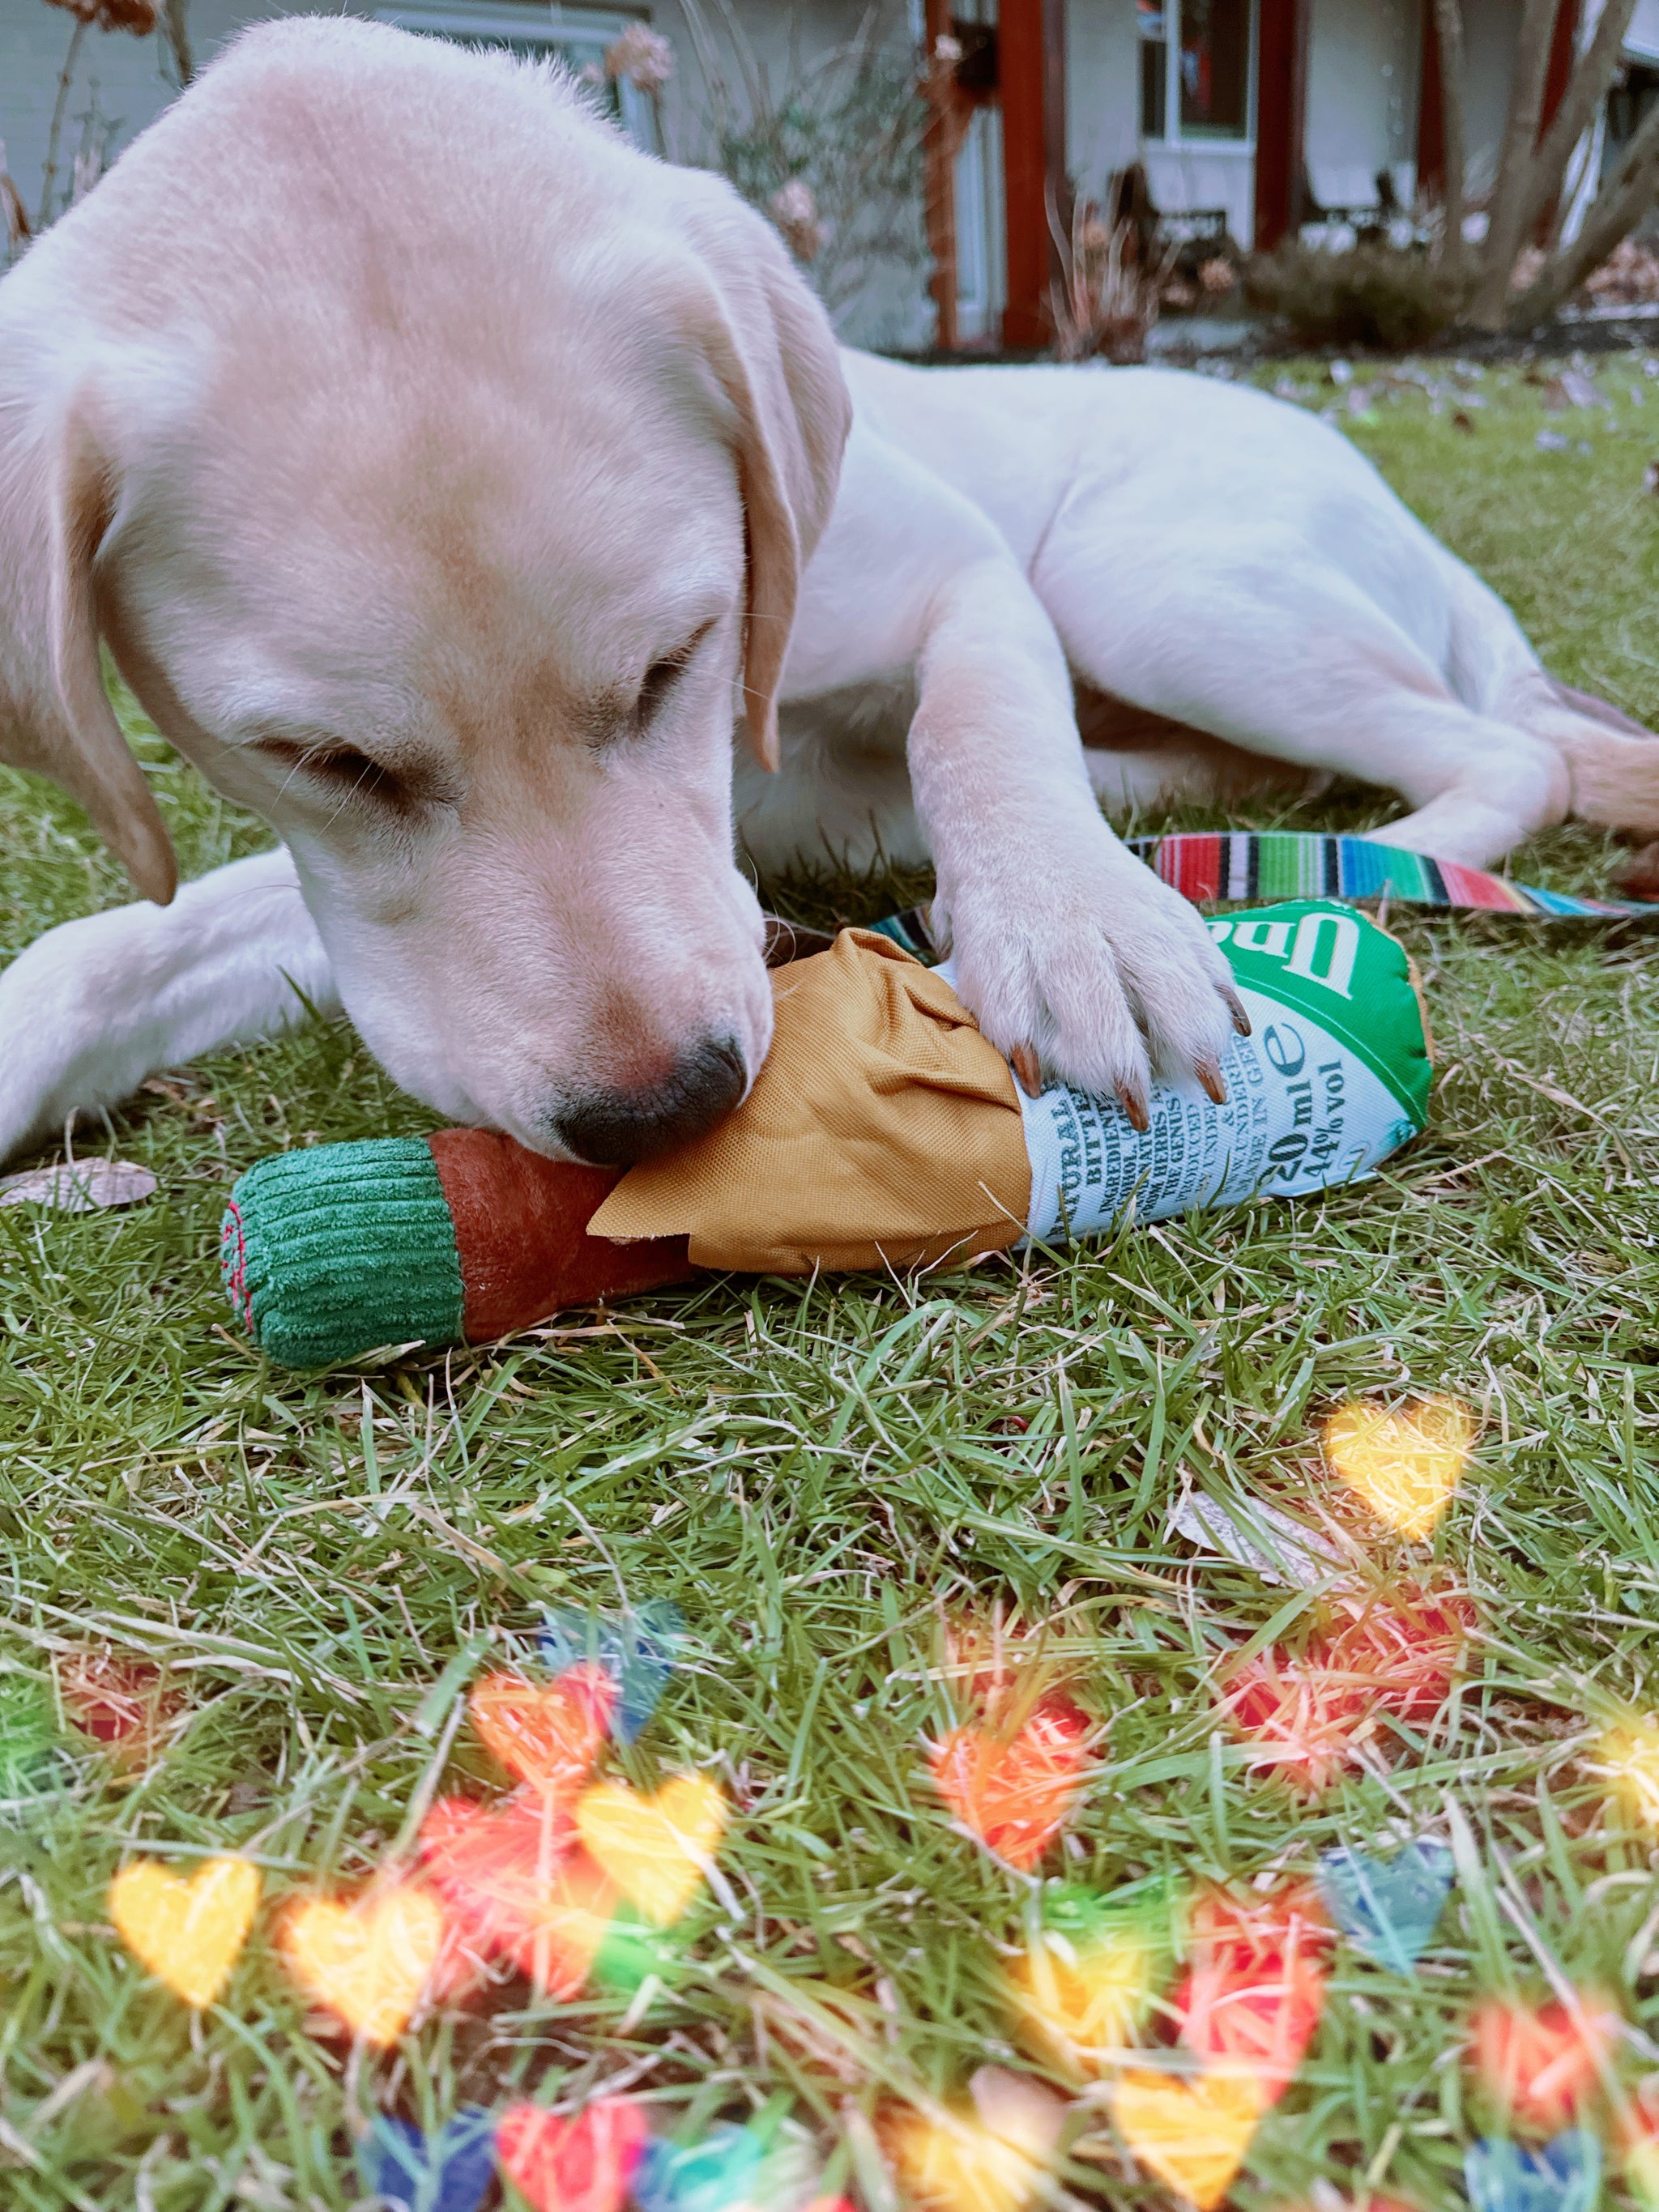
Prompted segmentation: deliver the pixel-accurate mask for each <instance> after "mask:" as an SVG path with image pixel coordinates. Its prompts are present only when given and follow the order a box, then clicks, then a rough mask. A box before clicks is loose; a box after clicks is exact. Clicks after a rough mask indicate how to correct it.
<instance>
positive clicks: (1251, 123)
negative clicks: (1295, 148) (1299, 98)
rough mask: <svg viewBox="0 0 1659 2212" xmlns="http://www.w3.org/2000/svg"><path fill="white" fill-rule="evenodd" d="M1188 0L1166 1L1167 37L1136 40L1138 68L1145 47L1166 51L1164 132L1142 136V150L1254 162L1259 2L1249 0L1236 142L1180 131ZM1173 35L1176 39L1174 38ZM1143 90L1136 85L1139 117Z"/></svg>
mask: <svg viewBox="0 0 1659 2212" xmlns="http://www.w3.org/2000/svg"><path fill="white" fill-rule="evenodd" d="M1185 4H1186V0H1164V37H1163V39H1162V40H1161V41H1160V40H1153V39H1146V38H1137V40H1136V47H1137V52H1136V56H1135V59H1136V65H1137V68H1138V67H1139V59H1140V57H1139V47H1141V46H1156V45H1158V44H1161V45H1162V46H1163V48H1164V128H1163V131H1161V132H1160V133H1159V134H1158V136H1157V137H1149V136H1148V135H1147V134H1146V132H1144V131H1143V132H1142V133H1141V134H1140V143H1141V144H1142V145H1143V146H1150V147H1154V148H1164V147H1170V148H1173V147H1177V146H1178V147H1181V148H1182V149H1184V150H1185V151H1187V152H1188V153H1200V152H1201V153H1207V154H1220V155H1232V154H1237V155H1240V156H1246V155H1248V156H1249V159H1250V160H1252V161H1254V160H1255V92H1256V84H1255V77H1256V52H1257V40H1258V38H1259V36H1260V33H1261V23H1260V20H1259V17H1260V0H1250V28H1249V39H1250V44H1249V52H1248V54H1247V56H1246V58H1245V64H1244V100H1245V107H1244V131H1243V136H1242V137H1237V138H1224V137H1220V136H1219V135H1218V134H1217V133H1214V132H1211V131H1194V132H1192V133H1191V134H1190V136H1189V135H1188V134H1186V133H1184V132H1183V131H1182V128H1181V11H1182V8H1183V6H1184V5H1185ZM1172 34H1173V35H1172ZM1139 99H1140V86H1139V82H1138V81H1137V82H1136V85H1135V100H1136V103H1137V106H1136V112H1137V114H1139Z"/></svg>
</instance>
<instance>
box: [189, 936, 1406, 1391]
mask: <svg viewBox="0 0 1659 2212" xmlns="http://www.w3.org/2000/svg"><path fill="white" fill-rule="evenodd" d="M1209 927H1210V930H1211V933H1212V935H1213V936H1214V937H1215V938H1216V939H1217V940H1218V943H1219V944H1220V946H1221V949H1222V951H1223V952H1224V953H1225V956H1226V957H1227V960H1228V962H1229V963H1230V965H1231V968H1232V971H1233V976H1234V981H1235V984H1236V986H1237V990H1238V993H1239V995H1240V997H1241V998H1242V999H1243V1002H1244V1006H1245V1008H1246V1010H1247V1012H1249V1017H1250V1020H1251V1024H1252V1029H1251V1034H1250V1035H1249V1036H1240V1037H1238V1038H1237V1039H1236V1041H1235V1042H1234V1043H1233V1045H1232V1047H1231V1051H1230V1053H1229V1055H1228V1057H1227V1059H1226V1060H1225V1062H1224V1063H1223V1067H1222V1073H1223V1075H1224V1077H1225V1083H1226V1087H1227V1099H1226V1102H1225V1104H1219V1105H1218V1104H1216V1103H1213V1102H1212V1100H1211V1099H1209V1098H1208V1097H1205V1096H1204V1095H1203V1094H1202V1093H1200V1092H1198V1091H1189V1090H1188V1089H1186V1088H1182V1087H1180V1086H1176V1085H1169V1084H1160V1085H1158V1086H1157V1087H1156V1088H1155V1090H1154V1092H1153V1096H1152V1113H1151V1126H1150V1127H1148V1128H1146V1130H1144V1131H1143V1130H1138V1129H1136V1128H1135V1127H1133V1125H1132V1124H1131V1122H1130V1121H1129V1120H1128V1118H1127V1115H1125V1113H1124V1112H1123V1110H1122V1109H1121V1107H1120V1106H1119V1105H1118V1103H1116V1101H1115V1100H1103V1099H1100V1098H1093V1097H1086V1096H1085V1095H1084V1094H1083V1093H1081V1092H1079V1091H1071V1090H1068V1089H1066V1087H1065V1086H1064V1085H1052V1086H1051V1087H1050V1088H1048V1090H1046V1091H1043V1092H1042V1095H1041V1096H1040V1097H1028V1096H1027V1095H1026V1094H1025V1093H1024V1091H1022V1090H1021V1089H1020V1088H1019V1086H1018V1085H1017V1084H1016V1082H1015V1080H1014V1078H1013V1074H1012V1071H1011V1069H1010V1067H1009V1066H1008V1063H1007V1062H1006V1060H1004V1059H1003V1058H1002V1056H1001V1054H1000V1053H999V1052H998V1051H997V1050H996V1048H994V1046H993V1045H991V1044H990V1043H989V1042H987V1040H986V1039H985V1038H984V1037H983V1036H981V1034H980V1032H979V1030H978V1028H977V1026H976V1025H975V1022H974V1020H973V1018H972V1016H971V1015H970V1014H969V1012H967V1010H966V1008H965V1007H963V1005H962V1003H961V1001H960V1000H958V999H957V996H956V994H955V992H954V990H953V989H952V988H951V971H950V965H949V963H948V962H947V963H945V964H944V966H942V967H939V968H930V967H929V966H927V964H926V963H927V959H928V957H930V956H931V953H932V946H931V944H930V943H929V941H928V938H927V921H926V915H925V914H923V913H920V912H917V913H913V914H911V915H905V916H902V917H900V918H899V919H898V920H896V921H893V922H890V923H886V924H884V925H883V926H882V927H881V929H880V930H878V931H860V930H844V931H843V932H842V934H841V935H840V937H838V938H837V939H835V940H834V942H833V944H832V945H829V949H828V950H826V951H821V952H816V953H813V954H811V956H810V957H805V958H802V959H796V960H793V961H792V962H790V963H788V964H787V965H785V966H782V967H780V968H777V969H775V970H774V974H773V989H774V995H775V1001H776V1012H777V1023H776V1030H775V1039H774V1042H773V1046H772V1049H771V1052H770V1054H769V1056H768V1058H767V1060H766V1063H765V1066H763V1069H762V1071H761V1073H760V1075H759V1077H758V1078H757V1080H756V1083H755V1085H754V1088H753V1089H752V1091H750V1095H749V1097H748V1098H747V1099H746V1100H745V1101H744V1103H743V1104H742V1105H741V1106H740V1107H739V1108H738V1110H737V1112H736V1113H735V1114H733V1115H732V1116H731V1117H730V1118H729V1120H727V1121H726V1122H724V1123H722V1124H721V1126H720V1127H719V1128H717V1129H715V1130H714V1131H713V1132H712V1133H710V1134H709V1135H708V1136H706V1137H703V1138H701V1139H698V1140H696V1142H695V1143H693V1144H691V1145H689V1146H686V1147H685V1148H684V1150H683V1151H681V1152H675V1153H672V1154H671V1155H669V1156H667V1157H665V1158H660V1159H656V1160H652V1161H648V1162H647V1163H646V1164H643V1165H641V1166H640V1167H635V1168H632V1169H629V1170H627V1171H626V1172H625V1173H624V1172H620V1171H617V1170H611V1169H603V1168H591V1167H575V1166H570V1165H566V1164H559V1163H556V1162H553V1161H549V1160H544V1159H542V1158H538V1156H537V1155H536V1154H534V1153H532V1152H526V1150H525V1149H524V1148H523V1147H522V1146H519V1145H517V1144H514V1143H513V1141H512V1139H509V1138H507V1137H501V1136H497V1135H495V1134H492V1133H489V1132H488V1131H484V1130H478V1129H444V1130H440V1131H439V1132H438V1133H436V1134H435V1135H434V1136H431V1137H428V1138H425V1139H404V1138H387V1139H381V1140H379V1141H375V1142H371V1143H367V1144H349V1145H319V1146H313V1147H310V1148H307V1149H304V1150H301V1151H297V1152H283V1153H280V1154H278V1155H277V1156H276V1158H271V1159H268V1160H264V1161H261V1162H260V1164H258V1166H257V1167H255V1168H252V1169H251V1170H249V1171H248V1173H247V1174H246V1175H245V1176H242V1177H241V1179H240V1182H238V1183H237V1185H236V1187H235V1188H234V1191H233V1193H232V1194H231V1199H230V1203H229V1205H228V1208H227V1210H226V1214H225V1222H224V1231H223V1243H222V1264H223V1268H224V1275H225V1281H226V1285H227V1287H228V1290H229V1292H230V1297H231V1301H232V1304H234V1307H235V1309H236V1311H237V1313H238V1314H239V1316H240V1317H241V1319H242V1320H243V1321H244V1322H245V1323H246V1326H247V1328H248V1329H249V1331H250V1333H251V1334H252V1336H253V1338H254V1339H255V1340H256V1342H258V1344H259V1345H260V1346H262V1348H263V1349H264V1351H265V1352H268V1353H269V1354H270V1357H271V1358H273V1359H276V1360H278V1361H280V1362H282V1363H283V1364H284V1365H287V1366H305V1367H322V1366H326V1365H328V1364H331V1363H332V1362H335V1361H338V1360H343V1359H349V1358H356V1357H358V1356H360V1355H361V1354H362V1353H364V1352H369V1351H374V1350H379V1349H381V1348H383V1347H386V1346H404V1345H411V1344H425V1345H441V1344H450V1343H458V1342H468V1343H482V1342H486V1341H489V1340H490V1339H492V1338H495V1337H500V1336H505V1335H509V1334H512V1333H513V1331H514V1330H516V1329H520V1328H527V1327H528V1326H530V1325H531V1324H532V1322H538V1321H541V1320H544V1319H545V1318H546V1317H547V1316H550V1315H551V1314H554V1313H556V1312H558V1311H560V1310H562V1309H565V1308H568V1307H572V1306H589V1305H592V1304H597V1303H599V1301H601V1300H605V1299H610V1298H615V1297H624V1296H627V1295H630V1294H633V1293H635V1292H639V1291H648V1290H652V1289H655V1288H658V1287H660V1286H661V1285H665V1284H667V1283H672V1282H677V1281H680V1280H684V1279H687V1278H689V1277H690V1276H692V1275H693V1274H695V1273H696V1272H697V1271H698V1270H699V1269H700V1268H735V1269H749V1270H751V1271H754V1272H757V1273H811V1271H812V1270H814V1269H815V1268H819V1267H823V1268H836V1267H843V1268H845V1267H878V1266H892V1267H906V1266H915V1265H917V1264H920V1263H932V1262H936V1261H945V1260H948V1259H951V1258H963V1259H965V1258H970V1257H973V1256H975V1255H979V1254H982V1253H985V1252H989V1251H994V1250H999V1249H1005V1248H1006V1247H1008V1246H1010V1245H1013V1244H1017V1243H1021V1242H1023V1241H1024V1240H1026V1239H1028V1238H1029V1239H1035V1240H1036V1241H1038V1242H1042V1243H1052V1242H1054V1241H1056V1240H1059V1239H1063V1238H1066V1237H1091V1236H1097V1235H1102V1234H1104V1233H1106V1232H1108V1231H1111V1230H1112V1229H1113V1228H1115V1226H1116V1225H1118V1224H1119V1223H1120V1222H1121V1220H1123V1219H1124V1218H1126V1217H1128V1216H1130V1215H1131V1213H1132V1214H1133V1218H1135V1219H1139V1220H1158V1219H1161V1218H1167V1217H1168V1216H1170V1215H1171V1214H1176V1213H1183V1212H1188V1211H1190V1210H1192V1209H1194V1208H1196V1207H1200V1206H1231V1205H1237V1204H1240V1203H1243V1201H1244V1200H1249V1199H1252V1198H1255V1197H1258V1196H1261V1195H1263V1194H1279V1195H1282V1196H1285V1197H1295V1196H1297V1195H1302V1194H1306V1193H1308V1192H1310V1191H1315V1190H1320V1189H1324V1188H1329V1187H1330V1186H1332V1185H1334V1184H1340V1183H1345V1182H1352V1181H1354V1180H1356V1179H1358V1178H1360V1177H1362V1176H1366V1175H1368V1174H1370V1171H1371V1170H1373V1169H1374V1168H1375V1167H1376V1164H1378V1162H1380V1161H1382V1160H1383V1159H1385V1158H1388V1156H1389V1153H1391V1152H1395V1150H1397V1149H1398V1147H1399V1146H1401V1145H1403V1144H1405V1143H1406V1142H1407V1140H1408V1139H1410V1138H1411V1137H1412V1136H1413V1135H1414V1134H1415V1133H1416V1132H1417V1131H1418V1130H1419V1129H1420V1128H1421V1127H1422V1126H1423V1122H1424V1120H1425V1115H1426V1111H1427V1104H1428V1094H1429V1083H1430V1064H1429V1043H1428V1036H1427V1031H1426V1027H1425V1021H1424V1018H1423V1012H1422V1008H1421V1006H1420V1004H1419V998H1418V994H1417V990H1416V987H1415V983H1414V981H1413V975H1412V973H1411V969H1410V964H1409V963H1408V961H1407V957H1406V954H1405V951H1404V950H1403V949H1402V947H1401V945H1399V944H1398V943H1397V942H1396V940H1395V939H1394V938H1392V937H1391V936H1389V933H1387V932H1386V931H1385V930H1383V929H1381V928H1379V927H1377V925H1376V923H1375V922H1373V921H1370V919H1369V918H1368V917H1367V916H1366V915H1364V914H1363V913H1361V912H1360V911H1358V909H1357V908H1353V907H1351V906H1346V905H1344V904H1341V903H1340V902H1337V901H1334V900H1328V899H1315V900H1298V901H1295V902H1290V903H1288V904H1285V905H1282V906H1273V907H1265V908H1256V909H1255V910H1254V911H1252V912H1249V913H1247V914H1238V915H1231V916H1225V917H1218V918H1217V919H1216V920H1214V921H1211V923H1210V924H1209Z"/></svg>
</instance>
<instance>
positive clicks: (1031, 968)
mask: <svg viewBox="0 0 1659 2212" xmlns="http://www.w3.org/2000/svg"><path fill="white" fill-rule="evenodd" d="M917 675H918V679H919V704H918V707H917V710H916V714H915V720H914V721H913V723H912V725H911V728H910V733H909V740H908V754H909V764H910V775H911V783H912V787H913V789H914V792H915V800H916V806H917V811H918V813H919V814H920V816H921V820H922V823H923V825H924V827H925V829H926V830H927V838H928V842H929V845H930V847H931V849H932V851H933V860H934V863H935V866H936V867H937V870H938V876H939V896H938V901H937V904H936V909H935V911H936V914H937V915H938V916H939V918H940V920H941V921H942V922H943V924H944V926H945V929H946V930H947V931H948V933H949V935H950V937H951V944H952V949H953V951H954V955H955V961H956V972H957V986H958V988H959V990H960V992H961V994H962V997H963V1000H964V1001H965V1003H966V1004H967V1005H968V1006H969V1007H970V1008H971V1009H972V1011H973V1012H975V1014H976V1015H977V1017H978V1018H979V1022H980V1025H981V1028H982V1029H983V1030H984V1031H985V1033H986V1035H987V1036H988V1037H990V1038H991V1040H992V1042H994V1044H996V1045H997V1046H999V1047H1000V1048H1001V1049H1002V1050H1003V1051H1004V1052H1006V1053H1007V1054H1009V1056H1010V1058H1011V1059H1013V1060H1015V1063H1016V1065H1017V1066H1021V1067H1022V1068H1023V1069H1024V1070H1026V1071H1027V1072H1030V1068H1031V1064H1032V1061H1033V1060H1036V1061H1039V1062H1040V1063H1041V1065H1042V1066H1043V1067H1044V1068H1045V1069H1046V1070H1047V1071H1048V1072H1049V1073H1052V1074H1054V1075H1055V1076H1058V1077H1059V1078H1060V1079H1062V1080H1064V1081H1066V1082H1068V1083H1073V1084H1075V1085H1078V1086H1079V1087H1080V1088H1082V1089H1085V1090H1088V1091H1094V1092H1097V1093H1099V1094H1103V1095H1106V1096H1109V1095H1111V1094H1112V1093H1113V1092H1115V1093H1116V1094H1117V1095H1118V1097H1120V1098H1121V1100H1122V1102H1123V1104H1124V1107H1125V1109H1126V1110H1127V1112H1128V1113H1129V1114H1130V1115H1131V1116H1132V1117H1133V1118H1134V1119H1135V1120H1136V1121H1144V1120H1145V1117H1146V1102H1147V1094H1148V1089H1149V1085H1150V1079H1151V1066H1149V1061H1150V1063H1151V1065H1155V1066H1158V1068H1159V1069H1161V1070H1162V1071H1163V1072H1164V1073H1167V1074H1169V1075H1171V1076H1175V1077H1189V1076H1192V1075H1194V1074H1195V1075H1196V1076H1197V1078H1198V1079H1199V1080H1200V1082H1201V1083H1202V1084H1204V1085H1205V1086H1206V1088H1207V1089H1209V1090H1210V1091H1211V1092H1212V1095H1214V1093H1215V1092H1216V1091H1218V1090H1219V1088H1220V1082H1221V1078H1220V1073H1219V1062H1220V1060H1221V1057H1222V1054H1223V1053H1224V1052H1225V1049H1226V1047H1227V1043H1228V1040H1229V1036H1230V1034H1231V1029H1232V1027H1233V1026H1234V1024H1235V1020H1236V1019H1242V1010H1241V1011H1240V1012H1239V1013H1238V1014H1237V1016H1236V1015H1235V1014H1234V1012H1232V1009H1234V1008H1237V1000H1236V999H1234V998H1233V997H1232V994H1231V981H1230V977H1229V972H1228V969H1227V967H1226V963H1225V961H1224V960H1223V959H1222V957H1221V955H1220V953H1219V952H1218V951H1217V950H1216V948H1215V946H1214V945H1212V942H1211V940H1210V938H1209V935H1208V933H1207V932H1206V929H1205V927H1204V925H1203V923H1202V921H1200V918H1199V916H1198V915H1197V913H1196V911H1195V910H1194V908H1192V907H1191V906H1189V905H1188V902H1187V901H1186V900H1185V899H1183V898H1182V897H1181V896H1179V895H1178V893H1176V892H1175V891H1173V890H1170V889H1169V888H1168V887H1167V886H1166V885H1164V884H1161V883H1160V882H1159V881H1158V878H1156V877H1155V876H1153V875H1152V873H1151V872H1150V871H1149V870H1148V869H1146V868H1145V867H1143V866H1141V864H1140V862H1139V860H1136V859H1135V858H1134V857H1133V854H1130V853H1128V852H1127V851H1126V849H1125V848H1124V847H1123V846H1122V845H1121V844H1120V843H1119V842H1118V840H1117V839H1116V838H1115V836H1113V835H1112V832H1111V830H1110V829H1109V828H1108V827H1107V825H1106V823H1105V822H1104V821H1103V819H1102V817H1101V814H1100V811H1099V808H1098V806H1097V805H1096V802H1095V795H1094V793H1093V790H1092V789H1091V786H1090V781H1089V775H1088V770H1087V768H1086V766H1085V761H1084V757H1083V749H1082V745H1081V744H1080V742H1079V737H1078V729H1077V721H1076V718H1075V714H1074V712H1073V694H1072V682H1071V676H1070V672H1069V671H1068V669H1067V666H1066V657H1065V654H1064V653H1063V652H1062V650H1061V648H1060V641H1059V639H1058V638H1057V636H1056V635H1055V634H1054V628H1053V625H1052V624H1051V623H1050V622H1049V620H1048V616H1047V615H1046V614H1045V612H1044V611H1043V609H1042V605H1041V604H1040V602H1039V601H1038V599H1037V598H1036V594H1035V593H1034V592H1032V590H1031V589H1030V586H1029V585H1028V584H1027V582H1026V580H1025V578H1024V574H1022V572H1021V571H1020V569H1019V568H1018V565H1017V564H1016V563H1015V562H1013V561H1012V559H1009V558H998V557H995V556H989V557H985V558H981V559H978V560H972V561H969V562H967V563H965V564H964V565H963V567H962V568H960V569H958V570H957V572H956V573H955V574H953V575H952V576H951V577H950V578H949V579H948V580H946V581H945V583H944V584H943V585H942V586H940V587H939V590H938V591H937V592H936V593H935V594H934V596H933V600H932V603H931V605H930V608H929V611H928V615H927V622H926V624H925V629H924V635H923V638H922V642H921V651H920V654H919V657H918V661H917Z"/></svg>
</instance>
